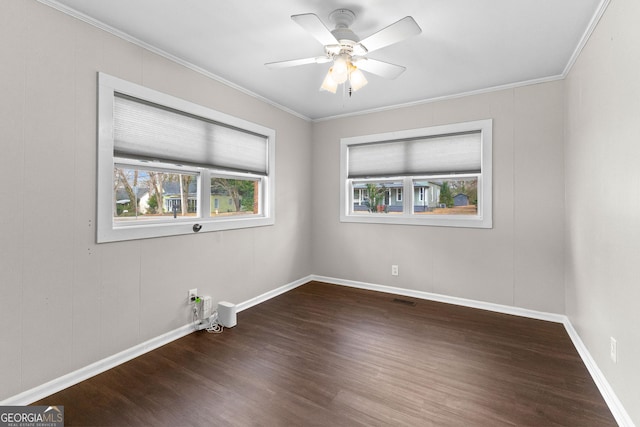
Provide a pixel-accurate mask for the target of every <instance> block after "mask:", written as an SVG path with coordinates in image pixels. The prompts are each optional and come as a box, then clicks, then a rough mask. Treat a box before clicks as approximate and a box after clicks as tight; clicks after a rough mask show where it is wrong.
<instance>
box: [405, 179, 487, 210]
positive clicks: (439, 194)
mask: <svg viewBox="0 0 640 427" xmlns="http://www.w3.org/2000/svg"><path fill="white" fill-rule="evenodd" d="M413 194H414V199H413V200H414V204H413V213H415V214H426V215H429V214H431V215H478V178H477V177H470V178H437V179H416V180H414V181H413Z"/></svg>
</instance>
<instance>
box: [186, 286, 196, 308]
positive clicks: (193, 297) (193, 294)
mask: <svg viewBox="0 0 640 427" xmlns="http://www.w3.org/2000/svg"><path fill="white" fill-rule="evenodd" d="M197 296H198V289H197V288H196V289H189V299H187V301H188V303H189V304H193V303H194V302H196V298H197Z"/></svg>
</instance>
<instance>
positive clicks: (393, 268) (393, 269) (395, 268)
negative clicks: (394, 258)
mask: <svg viewBox="0 0 640 427" xmlns="http://www.w3.org/2000/svg"><path fill="white" fill-rule="evenodd" d="M391 275H392V276H397V275H398V266H397V265H396V264H394V265H392V266H391Z"/></svg>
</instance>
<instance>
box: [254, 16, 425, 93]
mask: <svg viewBox="0 0 640 427" xmlns="http://www.w3.org/2000/svg"><path fill="white" fill-rule="evenodd" d="M355 18H356V15H355V13H353V12H352V11H350V10H349V9H337V10H334V11H333V12H331V13H330V14H329V21H331V22H332V23H333V24H334V25H335V29H334V30H329V29H328V28H327V27H326V26H325V25H324V24H323V23H322V21H321V20H320V18H318V16H317V15H315V14H313V13H304V14H301V15H293V16H291V19H293V20H294V21H295V22H296V23H297V24H298V25H300V26H301V27H302V28H304V29H305V30H307V31H308V32H309V33H311V35H312V36H313V37H315V38H316V40H318V41H319V42H320V43H322V44H323V45H324V52H325V54H324V55H322V56H316V57H312V58H304V59H293V60H289V61H279V62H270V63H267V64H265V65H266V66H267V67H269V68H286V67H295V66H298V65H305V64H324V63H328V62H332V61H333V65H332V66H331V67H330V68H329V72H328V73H327V75H326V77H325V78H324V81H323V82H322V86H321V87H320V89H321V90H326V91H329V92H331V93H336V89H337V88H338V85H340V84H342V83H345V82H346V81H347V80H348V81H349V84H350V87H349V94H351V92H355V91H357V90H358V89H360V88H362V87H363V86H364V85H366V84H367V79H366V78H365V76H364V74H363V73H362V71H361V70H364V71H367V72H369V73H372V74H376V75H378V76H381V77H384V78H387V79H395V78H396V77H398V76H399V75H400V74H402V73H403V72H404V70H405V69H406V68H405V67H403V66H400V65H395V64H390V63H388V62H384V61H379V60H376V59H371V58H368V57H367V56H366V55H367V54H369V53H371V52H373V51H375V50H378V49H381V48H383V47H386V46H389V45H391V44H394V43H398V42H400V41H402V40H404V39H406V38H408V37H411V36H414V35H417V34H420V33H421V32H422V29H420V26H418V24H417V23H416V21H415V20H414V19H413V18H412V17H411V16H406V17H404V18H402V19H400V20H399V21H397V22H394V23H393V24H391V25H389V26H388V27H385V28H383V29H382V30H380V31H378V32H376V33H374V34H372V35H370V36H369V37H366V38H365V39H363V40H360V38H359V37H358V36H357V35H356V34H355V33H354V32H353V31H352V30H351V29H350V28H349V26H350V25H351V24H352V23H353V21H354V20H355Z"/></svg>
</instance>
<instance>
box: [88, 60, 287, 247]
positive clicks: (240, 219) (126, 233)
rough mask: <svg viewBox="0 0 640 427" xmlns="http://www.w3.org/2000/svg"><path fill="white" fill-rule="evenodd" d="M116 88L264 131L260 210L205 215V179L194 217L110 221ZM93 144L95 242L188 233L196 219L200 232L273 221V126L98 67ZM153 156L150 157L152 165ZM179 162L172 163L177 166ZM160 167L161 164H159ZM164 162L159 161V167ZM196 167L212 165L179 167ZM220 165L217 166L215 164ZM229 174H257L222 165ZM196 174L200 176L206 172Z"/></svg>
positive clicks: (216, 118) (191, 112)
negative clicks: (119, 224) (116, 223)
mask: <svg viewBox="0 0 640 427" xmlns="http://www.w3.org/2000/svg"><path fill="white" fill-rule="evenodd" d="M115 93H120V94H124V95H127V96H131V97H134V98H137V99H140V100H143V101H147V102H151V103H155V104H158V105H163V106H167V107H169V108H173V109H175V110H178V111H183V112H185V113H188V114H191V115H195V116H198V117H202V118H204V119H209V120H213V121H216V122H219V123H222V124H225V125H228V126H232V127H235V128H238V129H242V130H245V131H248V132H252V133H256V134H259V135H263V136H264V137H265V138H266V139H267V150H268V151H267V173H266V175H264V176H263V175H259V176H260V179H261V182H262V188H261V200H260V202H261V203H262V205H261V208H260V214H259V215H251V216H244V215H240V216H237V217H233V218H232V217H228V218H224V219H222V218H219V217H218V218H212V217H205V216H204V215H206V214H207V212H208V211H207V209H209V210H210V206H209V205H210V201H209V198H208V197H202V192H206V191H209V185H203V184H202V182H206V181H202V182H201V185H200V187H199V188H200V189H201V190H200V191H201V194H200V202H201V204H202V205H201V206H199V208H198V211H199V215H200V216H199V217H196V218H193V219H184V218H182V219H181V221H179V223H175V222H174V221H170V222H168V221H167V222H165V221H158V222H154V223H148V224H147V223H145V224H140V225H137V226H135V225H127V226H126V227H114V222H113V210H112V200H113V168H114V166H115V164H116V159H118V161H117V163H119V164H123V161H122V160H123V159H122V158H117V157H116V156H115V155H114V151H113V148H114V137H113V134H114V132H113V128H114V126H113V105H114V98H115ZM97 119H98V135H97V139H98V149H97V157H98V159H97V191H96V205H97V207H96V210H97V213H96V242H97V243H106V242H115V241H125V240H136V239H146V238H155V237H167V236H176V235H184V234H193V233H194V229H193V225H195V224H200V225H201V226H202V227H201V229H200V231H199V232H200V233H206V232H213V231H222V230H233V229H242V228H251V227H261V226H268V225H273V224H274V223H275V136H276V132H275V130H273V129H270V128H267V127H265V126H262V125H259V124H256V123H253V122H250V121H247V120H244V119H241V118H238V117H234V116H231V115H229V114H225V113H222V112H219V111H216V110H213V109H211V108H209V107H205V106H202V105H198V104H195V103H193V102H190V101H187V100H184V99H181V98H177V97H175V96H172V95H169V94H166V93H162V92H159V91H156V90H154V89H150V88H147V87H144V86H141V85H138V84H135V83H132V82H129V81H126V80H122V79H120V78H117V77H114V76H110V75H108V74H105V73H102V72H99V73H98V118H97ZM130 161H131V162H134V161H135V160H133V159H127V161H126V162H125V164H128V163H129V162H130ZM155 164H156V162H149V166H150V167H152V166H154V165H155ZM160 164H162V165H171V164H170V163H168V162H162V163H160V162H158V165H160ZM181 166H182V165H180V164H179V163H178V162H177V163H176V164H174V165H173V167H177V168H179V167H181ZM161 167H162V166H161ZM162 168H164V167H162ZM190 169H191V170H192V169H201V170H202V171H203V173H204V175H208V174H209V173H210V172H209V171H211V170H213V168H199V167H195V166H194V167H191V166H185V168H184V169H182V170H185V171H186V170H190ZM215 170H216V171H219V169H215ZM223 173H224V174H225V175H227V176H229V177H230V178H238V179H242V177H254V176H255V175H256V174H251V173H246V174H245V173H242V172H237V171H226V170H225V171H223ZM204 175H200V179H201V180H203V179H204V178H205V176H204Z"/></svg>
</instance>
